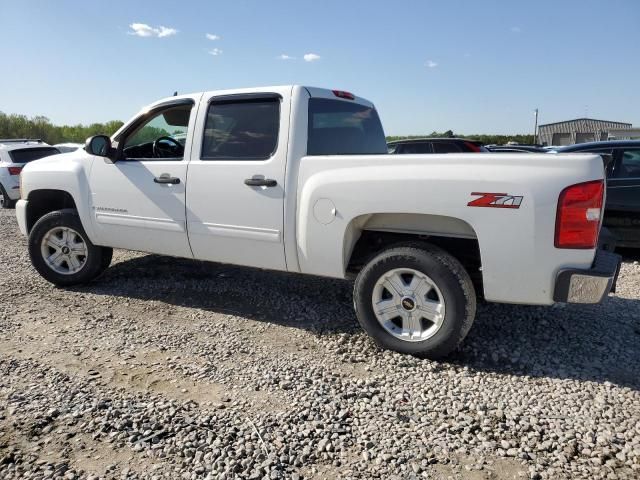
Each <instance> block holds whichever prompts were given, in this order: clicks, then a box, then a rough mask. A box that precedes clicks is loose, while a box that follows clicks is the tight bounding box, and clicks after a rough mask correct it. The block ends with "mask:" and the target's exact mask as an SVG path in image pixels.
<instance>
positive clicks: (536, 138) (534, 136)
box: [533, 108, 538, 145]
mask: <svg viewBox="0 0 640 480" xmlns="http://www.w3.org/2000/svg"><path fill="white" fill-rule="evenodd" d="M533 113H535V114H536V123H535V124H534V125H533V144H534V145H537V144H538V109H537V108H536V109H535V110H534V111H533Z"/></svg>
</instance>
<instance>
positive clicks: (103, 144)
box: [84, 135, 111, 157]
mask: <svg viewBox="0 0 640 480" xmlns="http://www.w3.org/2000/svg"><path fill="white" fill-rule="evenodd" d="M84 149H85V150H86V151H87V153H90V154H91V155H97V156H99V157H108V156H109V154H110V153H111V139H110V138H109V137H107V136H106V135H95V136H93V137H89V138H88V139H87V141H86V143H85V144H84Z"/></svg>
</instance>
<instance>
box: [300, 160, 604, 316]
mask: <svg viewBox="0 0 640 480" xmlns="http://www.w3.org/2000/svg"><path fill="white" fill-rule="evenodd" d="M603 176H604V169H603V165H602V160H601V158H600V157H599V156H597V155H589V154H563V155H550V154H504V153H501V154H447V155H374V156H324V157H320V156H318V157H304V158H302V160H301V164H300V171H299V187H298V216H297V228H296V232H297V249H298V261H299V265H300V270H301V271H302V272H304V273H311V274H317V275H325V276H330V277H344V275H345V269H346V266H347V262H348V255H349V254H350V248H351V246H352V244H353V242H354V239H357V237H358V236H359V233H360V232H359V231H358V229H359V227H358V218H360V217H362V216H363V215H368V214H377V213H388V214H394V213H397V214H401V213H416V214H430V215H438V216H444V217H452V218H455V219H458V220H461V221H463V222H465V223H466V224H468V225H469V226H470V227H471V229H472V231H473V232H474V233H475V236H476V237H477V239H478V242H479V245H480V254H481V261H482V275H483V284H484V295H485V298H486V299H487V300H490V301H498V302H509V303H527V304H550V303H552V296H553V285H554V279H555V275H556V273H557V272H558V270H559V269H561V268H569V267H574V268H588V267H590V266H591V263H592V261H593V257H594V250H565V249H562V250H560V249H556V248H555V247H554V233H555V219H556V208H557V201H558V196H559V194H560V192H561V191H562V189H564V188H565V187H567V186H569V185H572V184H576V183H580V182H585V181H590V180H596V179H602V178H603ZM472 192H493V193H506V194H510V195H518V196H522V197H523V200H522V203H521V206H520V208H518V209H506V208H482V207H470V206H468V205H467V204H468V203H469V202H470V201H471V200H474V199H475V198H477V196H472V195H471V193H472ZM327 201H328V202H327ZM327 205H333V206H334V208H335V216H334V218H333V220H331V221H330V222H329V223H326V222H327V218H326V216H323V212H322V209H323V208H326V206H327ZM326 213H327V212H324V214H326ZM318 217H320V218H318Z"/></svg>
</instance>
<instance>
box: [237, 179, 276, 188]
mask: <svg viewBox="0 0 640 480" xmlns="http://www.w3.org/2000/svg"><path fill="white" fill-rule="evenodd" d="M244 184H245V185H248V186H250V187H275V186H276V185H278V182H277V181H275V180H274V179H272V178H260V177H253V178H247V179H245V181H244Z"/></svg>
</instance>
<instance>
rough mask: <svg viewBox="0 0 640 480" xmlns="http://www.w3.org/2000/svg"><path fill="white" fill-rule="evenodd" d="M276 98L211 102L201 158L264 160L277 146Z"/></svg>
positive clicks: (278, 120)
mask: <svg viewBox="0 0 640 480" xmlns="http://www.w3.org/2000/svg"><path fill="white" fill-rule="evenodd" d="M279 127H280V100H279V99H276V98H273V99H271V98H270V99H257V100H244V101H226V102H221V103H212V104H211V105H210V106H209V111H208V112H207V122H206V124H205V127H204V139H203V141H202V155H201V158H202V159H203V160H216V159H234V160H266V159H267V158H269V157H271V156H272V155H273V153H274V152H275V151H276V148H277V146H278V130H279Z"/></svg>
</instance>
